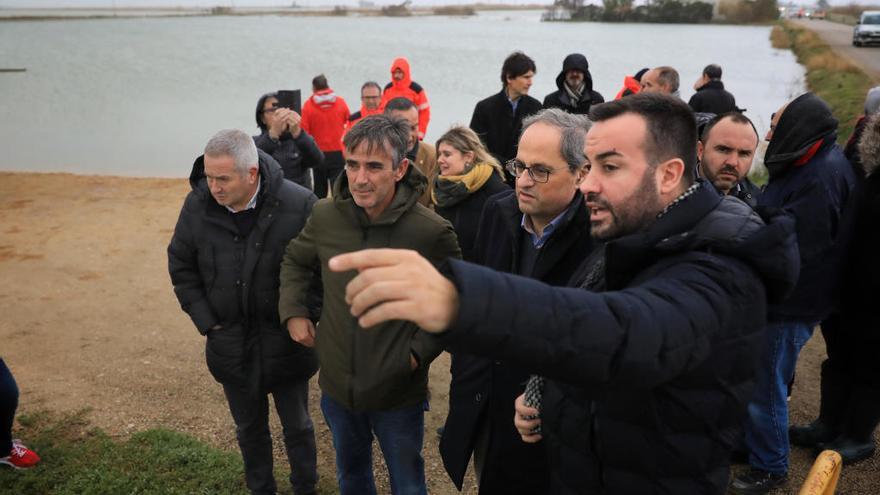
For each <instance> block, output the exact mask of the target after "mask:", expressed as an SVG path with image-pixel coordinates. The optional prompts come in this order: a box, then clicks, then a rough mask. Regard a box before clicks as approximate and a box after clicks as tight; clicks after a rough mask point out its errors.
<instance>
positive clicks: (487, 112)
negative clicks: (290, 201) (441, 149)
mask: <svg viewBox="0 0 880 495" xmlns="http://www.w3.org/2000/svg"><path fill="white" fill-rule="evenodd" d="M536 71H537V69H536V68H535V61H534V60H532V59H531V58H529V57H528V55H526V54H525V53H522V52H514V53H511V54H510V55H509V56H508V57H507V58H506V59H505V60H504V65H502V66H501V83H502V84H503V87H502V88H501V91H500V92H499V93H497V94H495V95H493V96H490V97H488V98H486V99H484V100H481V101H480V102H478V103H477V105H476V106H475V107H474V114H473V116H472V117H471V124H470V128H471V129H473V130H474V132H476V133H477V134H478V135H479V136H480V139H482V140H483V144H485V145H486V149H487V150H489V153H492V156H494V157H495V159H496V160H498V163H500V164H502V165H504V164H506V163H507V162H508V161H509V160H511V159H513V157H515V156H516V143H517V141H519V134H520V132H521V130H522V121H523V119H524V118H525V117H528V116H529V115H532V114H534V113H538V112H539V111H540V110H541V102H540V101H538V100H536V99H534V98H532V97H531V96H529V88H531V87H532V78H533V77H534V76H535V72H536ZM513 182H514V181H513V177H511V176H508V177H507V183H508V185H510V186H511V187H513Z"/></svg>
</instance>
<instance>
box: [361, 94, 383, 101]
mask: <svg viewBox="0 0 880 495" xmlns="http://www.w3.org/2000/svg"><path fill="white" fill-rule="evenodd" d="M381 98H382V96H381V95H376V96H361V99H362V100H379V99H381Z"/></svg>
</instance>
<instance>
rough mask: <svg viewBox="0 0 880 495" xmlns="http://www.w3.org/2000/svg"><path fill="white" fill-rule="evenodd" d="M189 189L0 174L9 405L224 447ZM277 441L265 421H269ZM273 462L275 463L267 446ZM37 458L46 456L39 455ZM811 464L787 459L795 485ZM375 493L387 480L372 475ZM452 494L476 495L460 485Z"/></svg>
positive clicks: (805, 380)
mask: <svg viewBox="0 0 880 495" xmlns="http://www.w3.org/2000/svg"><path fill="white" fill-rule="evenodd" d="M188 190H189V184H188V183H187V181H186V180H183V179H132V178H117V177H97V176H77V175H69V174H26V173H2V172H0V197H2V198H3V202H2V203H0V280H2V281H3V283H2V286H0V308H2V310H3V311H2V314H3V316H2V318H0V355H2V357H3V358H4V359H5V360H6V361H7V363H8V364H9V366H10V367H11V368H12V370H13V371H14V373H15V375H16V379H17V381H18V383H19V387H20V388H21V390H22V397H21V406H20V412H24V413H27V412H33V411H38V410H41V409H48V410H52V411H78V410H82V409H84V408H87V409H88V410H89V413H88V417H89V419H90V420H91V421H92V422H93V423H94V424H95V425H96V426H99V427H101V428H103V429H105V430H106V431H107V432H109V433H110V434H112V435H115V436H119V437H125V436H127V435H129V434H131V433H132V432H135V431H140V430H144V429H147V428H153V427H160V426H161V427H166V428H171V429H174V430H178V431H182V432H186V433H189V434H192V435H195V436H196V437H198V438H200V439H202V440H205V441H207V442H209V443H211V444H213V445H216V446H219V447H221V448H224V449H229V450H236V449H237V446H236V444H235V438H234V433H233V426H232V421H231V418H230V416H229V413H228V410H227V408H226V404H225V400H224V398H223V395H222V391H221V389H220V386H219V385H218V384H217V383H216V382H214V381H213V379H212V378H211V377H210V375H209V374H208V372H207V369H206V367H205V365H204V351H203V342H202V337H201V336H199V335H198V333H197V332H196V331H195V329H194V328H193V327H192V324H191V323H190V321H189V319H188V318H187V316H186V315H185V314H184V313H183V312H182V311H181V310H180V307H179V305H178V304H177V301H176V299H175V298H174V295H173V293H172V291H171V284H170V281H169V278H168V272H167V259H166V254H165V248H166V246H167V244H168V241H169V239H170V237H171V234H172V230H173V227H174V223H175V221H176V219H177V215H178V212H179V209H180V205H181V204H182V201H183V198H184V196H185V195H186V193H187V191H188ZM823 358H824V344H823V343H822V341H821V338H820V337H817V338H815V339H813V340H812V341H811V342H810V344H809V345H808V346H807V348H806V349H805V351H804V353H803V354H802V360H801V363H800V365H799V368H798V381H797V385H796V388H795V392H794V396H793V398H792V401H791V407H792V413H791V415H792V419H793V421H795V422H802V421H807V420H810V419H812V417H813V416H814V415H815V414H816V412H817V409H818V366H819V363H820V362H821V360H822V359H823ZM448 370H449V362H448V356H446V355H444V356H441V358H439V359H438V361H436V362H435V364H434V366H433V367H432V370H431V390H432V396H433V397H432V401H431V412H430V413H429V414H428V416H427V418H426V428H425V431H426V434H425V449H424V453H425V459H426V466H427V470H428V480H429V491H430V492H431V493H437V494H447V493H449V494H451V493H456V490H455V488H454V486H453V485H452V483H451V482H450V481H449V480H448V478H447V476H446V474H445V472H444V471H443V467H442V463H441V461H440V457H439V455H438V453H437V436H436V433H435V430H436V428H437V427H438V426H440V425H441V424H442V422H443V419H444V418H445V414H446V401H447V399H448V395H447V390H448V384H449V371H448ZM311 397H312V404H311V405H312V417H313V419H314V420H315V425H316V431H317V435H318V444H319V469H320V472H321V475H322V477H323V479H324V482H323V483H322V485H323V486H333V485H334V481H333V479H334V463H333V448H332V445H331V441H330V435H329V431H328V430H327V426H326V424H325V423H324V421H323V419H322V417H321V413H320V411H319V409H318V408H317V397H318V395H317V390H316V387H313V390H312V394H311ZM273 430H274V432H275V437H276V439H280V437H278V430H279V428H278V424H277V421H275V420H274V419H273ZM276 457H277V460H278V462H282V463H283V462H284V459H283V457H282V453H281V449H280V440H279V441H277V442H276ZM46 462H51V459H47V460H46ZM810 463H811V460H810V459H809V456H808V454H807V453H806V452H804V451H799V450H796V451H795V452H794V454H793V468H792V472H791V476H792V479H793V481H792V482H790V483H789V485H790V487H789V488H787V489H785V490H780V491H778V493H780V494H782V493H796V492H797V488H796V487H797V486H799V484H800V481H801V480H803V478H804V477H805V475H806V472H807V470H808V469H809V464H810ZM878 467H880V456H878V455H875V456H874V458H873V459H871V460H869V461H866V462H864V463H861V464H859V465H856V466H852V467H848V468H846V469H845V471H844V474H843V478H842V480H841V484H840V485H839V490H838V493H848V494H868V493H880V475H878V474H877V473H878ZM377 478H378V479H379V482H380V492H382V493H387V492H388V491H389V490H388V485H387V476H386V475H385V474H384V469H377ZM465 493H476V490H475V489H474V488H473V480H472V479H471V480H468V484H467V485H466V487H465Z"/></svg>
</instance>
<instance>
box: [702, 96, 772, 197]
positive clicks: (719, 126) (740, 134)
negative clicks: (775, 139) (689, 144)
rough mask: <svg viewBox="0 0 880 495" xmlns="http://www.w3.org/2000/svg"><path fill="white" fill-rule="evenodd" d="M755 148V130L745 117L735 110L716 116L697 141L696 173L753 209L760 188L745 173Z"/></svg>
mask: <svg viewBox="0 0 880 495" xmlns="http://www.w3.org/2000/svg"><path fill="white" fill-rule="evenodd" d="M757 148H758V131H757V130H756V129H755V125H754V124H752V121H751V120H749V118H748V117H746V116H745V115H743V114H741V113H738V112H730V113H726V114H722V115H718V116H716V117H714V118H713V119H712V120H710V121H709V122H708V123H707V124H706V126H705V127H704V128H703V134H702V135H701V136H700V140H699V141H697V159H698V160H699V166H698V167H697V174H698V175H699V177H703V178H705V179H706V180H708V181H709V182H710V183H711V184H712V185H713V186H715V189H717V190H718V192H720V193H721V194H727V195H731V196H733V197H735V198H739V199H741V200H742V201H743V202H744V203H746V204H747V205H749V206H751V207H752V208H754V207H755V206H757V204H758V196H760V195H761V189H760V188H759V187H758V186H756V185H754V184H752V181H750V180H749V177H748V173H749V170H751V169H752V162H753V161H754V159H755V150H756V149H757Z"/></svg>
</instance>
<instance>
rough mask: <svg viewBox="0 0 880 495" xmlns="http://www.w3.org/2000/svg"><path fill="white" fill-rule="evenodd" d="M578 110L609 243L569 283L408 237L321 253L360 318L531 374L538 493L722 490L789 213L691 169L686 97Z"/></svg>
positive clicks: (523, 419) (779, 268) (792, 254)
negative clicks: (431, 250)
mask: <svg viewBox="0 0 880 495" xmlns="http://www.w3.org/2000/svg"><path fill="white" fill-rule="evenodd" d="M590 119H591V120H592V121H593V126H592V127H591V128H590V131H589V133H588V134H587V142H586V155H587V157H588V164H587V168H588V173H587V176H586V178H585V179H584V180H583V181H582V182H581V184H580V191H581V193H583V194H584V196H585V198H586V206H587V208H588V209H589V210H590V224H591V232H592V235H593V237H594V239H600V240H604V241H605V242H606V243H605V245H604V246H603V247H602V248H597V249H595V250H594V251H593V253H592V254H591V255H590V257H589V258H588V260H587V261H586V262H585V264H584V265H582V267H581V268H582V269H581V270H579V273H578V275H579V276H578V278H577V279H576V281H575V283H574V286H575V288H559V287H551V286H548V285H545V284H543V283H541V282H538V281H534V280H529V279H526V278H522V277H517V276H515V275H510V274H503V273H498V272H494V271H492V270H489V269H487V268H483V267H480V266H477V265H473V264H469V263H466V262H461V261H454V260H450V261H449V263H448V265H447V266H446V268H445V269H444V271H445V274H446V275H445V276H444V275H441V274H440V273H439V272H438V271H436V270H434V269H433V268H432V266H431V265H430V263H428V262H427V261H426V260H424V259H423V258H421V257H419V256H417V255H416V254H415V253H412V252H407V251H393V250H388V251H380V250H370V251H362V252H355V253H349V254H345V255H341V256H339V257H337V258H335V259H332V260H330V267H331V269H333V270H338V271H344V270H352V269H357V270H359V271H360V274H359V275H358V276H357V277H356V278H354V279H353V280H352V281H351V282H350V283H349V286H348V290H347V293H346V297H347V300H348V301H350V302H351V309H352V314H354V315H355V316H357V317H358V318H359V322H360V324H361V325H362V326H364V327H369V326H371V325H374V324H376V323H378V322H381V321H384V320H387V319H406V320H411V321H414V322H416V323H418V324H419V326H420V327H421V328H423V329H424V330H426V331H429V332H432V333H437V334H438V338H439V339H440V340H441V341H442V342H443V343H445V344H446V345H447V346H448V347H449V348H450V349H451V350H453V351H456V350H464V351H466V352H469V353H473V354H476V355H482V356H485V357H489V358H493V359H509V360H512V361H515V362H517V363H519V364H520V365H521V366H522V367H523V368H525V369H528V370H531V371H533V372H536V373H539V374H541V375H543V376H544V377H545V379H546V381H545V385H544V388H543V394H540V393H534V394H530V402H531V403H535V404H537V403H540V405H539V407H538V408H534V407H526V406H525V405H524V398H523V396H520V397H519V398H518V399H517V404H516V417H515V419H514V422H515V424H516V426H517V429H518V430H519V432H520V434H521V435H522V436H523V439H524V440H526V441H531V442H535V441H539V440H541V439H542V438H543V441H545V442H547V445H546V447H547V449H548V452H549V464H550V469H551V475H552V480H551V485H550V486H549V487H548V488H547V489H546V490H545V491H544V493H572V494H573V493H578V494H582V493H718V494H720V493H723V492H724V490H725V489H726V485H727V479H728V475H729V463H730V451H731V448H732V447H733V444H734V442H735V440H736V438H737V436H738V435H737V431H738V430H739V427H740V423H741V420H742V417H743V415H744V413H745V407H746V403H747V402H748V399H749V398H750V396H751V394H750V392H751V386H752V383H753V380H754V373H755V365H756V363H757V360H758V356H759V354H760V349H761V344H762V331H763V322H764V320H765V318H766V308H767V301H768V299H770V300H776V299H779V298H781V297H784V295H785V293H786V292H787V291H788V290H789V289H790V288H791V287H792V286H793V284H794V280H795V279H796V277H797V270H798V256H797V247H796V241H795V238H794V226H793V223H792V221H791V219H790V218H789V217H788V216H786V215H774V216H768V217H767V219H766V223H765V220H763V219H762V218H761V217H760V216H759V215H758V214H757V213H755V212H754V211H753V210H752V209H750V208H749V207H748V206H746V205H745V204H744V203H742V202H741V201H738V200H736V199H733V198H729V197H726V196H720V195H719V194H718V193H717V192H716V191H715V190H714V188H711V187H708V186H707V185H706V184H705V183H703V182H701V181H697V182H694V175H693V174H694V167H695V166H696V128H695V123H694V119H693V114H692V113H691V110H690V109H689V108H688V107H687V105H686V104H685V103H684V102H681V101H680V100H677V99H675V98H670V97H668V96H663V95H653V94H638V95H634V96H630V97H627V98H623V99H621V100H617V101H614V102H609V103H605V104H603V105H597V106H596V107H594V108H593V109H592V110H591V112H590ZM446 277H449V278H448V279H447V278H446ZM429 303H430V304H429ZM538 414H540V417H538V418H535V417H534V416H535V415H538ZM539 425H540V426H541V427H542V433H541V434H536V433H535V432H534V428H535V427H536V426H539Z"/></svg>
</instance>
